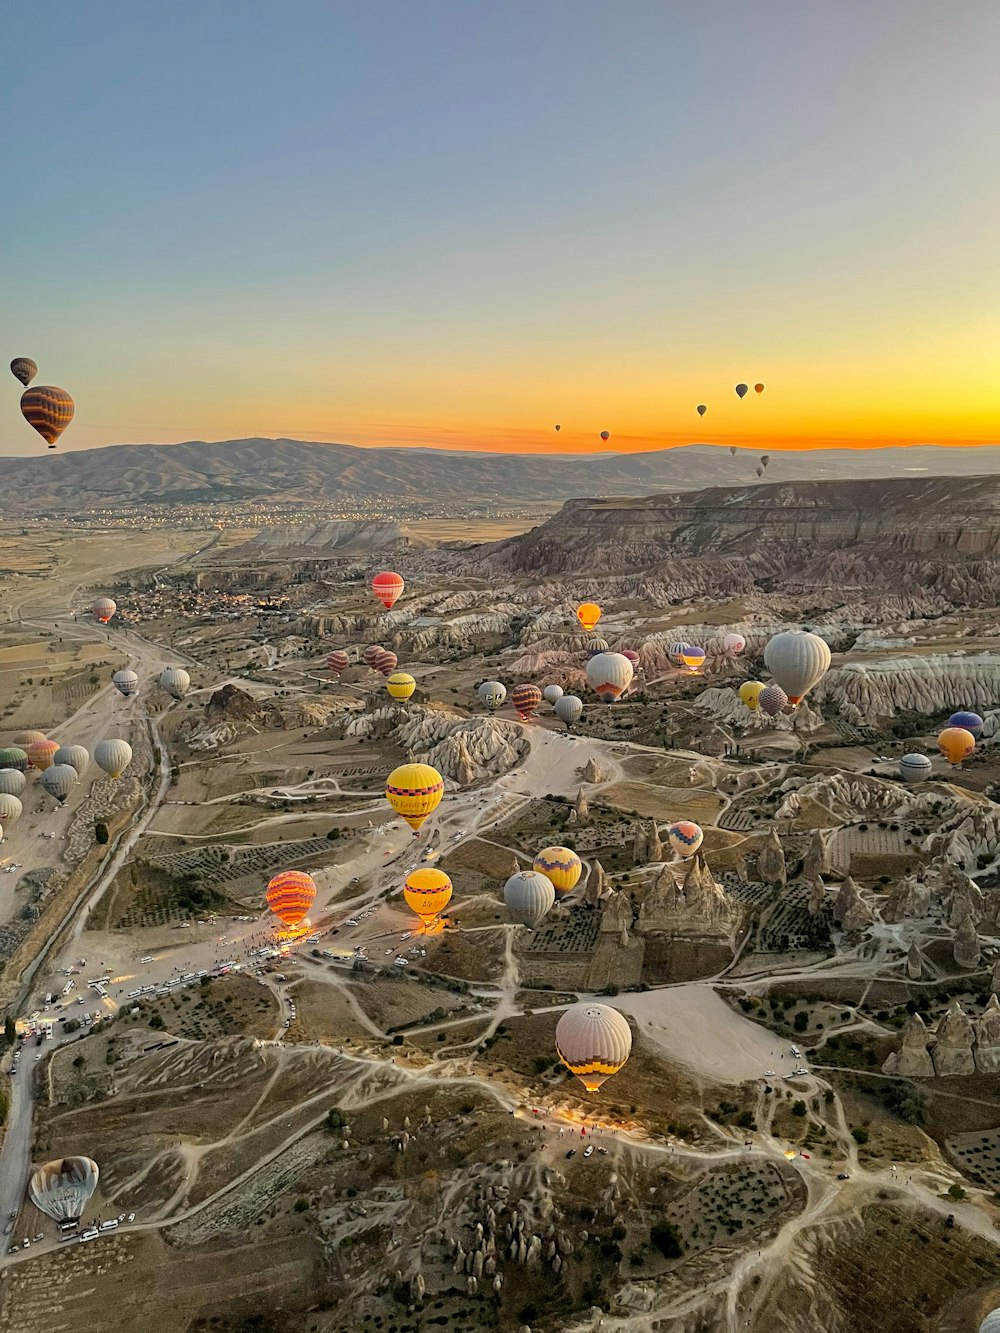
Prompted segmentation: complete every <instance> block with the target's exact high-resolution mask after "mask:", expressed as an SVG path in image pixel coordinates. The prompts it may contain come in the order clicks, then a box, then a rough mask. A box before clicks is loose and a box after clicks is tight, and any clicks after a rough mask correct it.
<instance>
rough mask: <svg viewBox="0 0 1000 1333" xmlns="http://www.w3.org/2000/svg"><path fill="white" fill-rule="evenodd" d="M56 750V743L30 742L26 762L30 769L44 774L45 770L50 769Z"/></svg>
mask: <svg viewBox="0 0 1000 1333" xmlns="http://www.w3.org/2000/svg"><path fill="white" fill-rule="evenodd" d="M58 749H59V742H58V741H44V740H43V741H32V742H31V744H30V745H29V746H28V762H29V764H31V767H32V768H37V769H38V771H39V772H40V773H44V772H45V770H46V769H47V768H51V767H52V761H53V759H54V758H55V754H56V751H57V750H58Z"/></svg>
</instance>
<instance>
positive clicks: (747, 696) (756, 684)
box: [737, 680, 764, 713]
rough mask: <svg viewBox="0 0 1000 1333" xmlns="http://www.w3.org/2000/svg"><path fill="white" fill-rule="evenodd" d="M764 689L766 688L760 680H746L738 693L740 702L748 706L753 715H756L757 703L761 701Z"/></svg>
mask: <svg viewBox="0 0 1000 1333" xmlns="http://www.w3.org/2000/svg"><path fill="white" fill-rule="evenodd" d="M763 689H764V686H763V685H762V684H761V682H760V681H759V680H745V681H744V682H743V684H742V685H741V686H740V688H739V690H738V691H737V693H738V694H739V696H740V701H741V702H742V703H745V704H746V706H747V708H749V709H750V712H751V713H756V711H757V701H758V700H759V699H760V696H761V693H762V692H763Z"/></svg>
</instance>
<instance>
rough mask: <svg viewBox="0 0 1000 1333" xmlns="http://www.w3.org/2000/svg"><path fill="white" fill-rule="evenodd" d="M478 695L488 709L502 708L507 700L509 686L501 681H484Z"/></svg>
mask: <svg viewBox="0 0 1000 1333" xmlns="http://www.w3.org/2000/svg"><path fill="white" fill-rule="evenodd" d="M476 693H477V694H478V695H479V697H480V699H482V701H483V703H484V704H485V705H486V707H487V708H491V709H492V708H500V707H501V706H502V705H503V702H504V700H505V699H506V698H507V686H506V685H503V684H501V682H500V681H499V680H484V681H483V683H482V685H480V687H479V689H478V690H477V691H476Z"/></svg>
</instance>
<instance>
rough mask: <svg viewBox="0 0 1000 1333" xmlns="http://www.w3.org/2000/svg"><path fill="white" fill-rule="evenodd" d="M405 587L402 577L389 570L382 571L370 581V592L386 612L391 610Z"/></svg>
mask: <svg viewBox="0 0 1000 1333" xmlns="http://www.w3.org/2000/svg"><path fill="white" fill-rule="evenodd" d="M405 586H406V585H405V584H404V582H403V577H402V575H401V574H393V573H392V572H391V571H390V570H383V571H382V573H381V574H376V575H375V577H374V578H373V579H372V592H373V593H374V594H375V596H376V597H377V598H378V599H379V601H380V602H381V603H382V605H383V606H384V607H385V609H386V610H387V611H391V610H392V608H393V606H394V605H395V603H396V600H397V598H398V597H399V595H400V593H401V592H402V591H403V589H404V587H405Z"/></svg>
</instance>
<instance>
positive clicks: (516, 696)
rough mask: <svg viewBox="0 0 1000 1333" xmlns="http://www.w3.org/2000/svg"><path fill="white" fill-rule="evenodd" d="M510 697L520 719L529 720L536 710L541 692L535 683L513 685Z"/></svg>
mask: <svg viewBox="0 0 1000 1333" xmlns="http://www.w3.org/2000/svg"><path fill="white" fill-rule="evenodd" d="M510 698H511V702H512V703H513V705H514V707H515V708H516V709H517V715H518V717H519V718H520V719H521V721H522V722H530V721H531V719H532V718H533V717H534V716H535V714H536V713H537V712H538V708H539V705H540V704H541V702H542V692H541V690H540V689H539V688H538V686H537V685H515V686H514V691H513V693H512V694H511V696H510Z"/></svg>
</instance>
